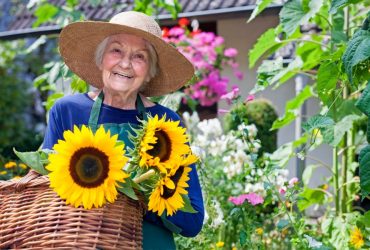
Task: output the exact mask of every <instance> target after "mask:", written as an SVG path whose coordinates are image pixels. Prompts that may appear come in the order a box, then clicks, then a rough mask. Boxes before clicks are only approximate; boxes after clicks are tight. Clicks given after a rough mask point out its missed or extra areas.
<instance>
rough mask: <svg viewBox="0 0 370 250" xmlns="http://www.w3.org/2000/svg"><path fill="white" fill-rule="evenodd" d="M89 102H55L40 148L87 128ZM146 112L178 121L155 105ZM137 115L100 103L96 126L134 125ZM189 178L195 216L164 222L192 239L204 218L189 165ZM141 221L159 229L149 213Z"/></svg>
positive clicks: (75, 98)
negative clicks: (67, 134) (78, 126)
mask: <svg viewBox="0 0 370 250" xmlns="http://www.w3.org/2000/svg"><path fill="white" fill-rule="evenodd" d="M93 103H94V101H93V100H92V99H91V98H90V97H89V96H88V95H87V94H75V95H70V96H65V97H63V98H61V99H59V100H58V101H57V102H56V103H55V104H54V106H53V107H52V108H51V110H50V112H49V123H48V126H47V130H46V134H45V138H44V143H43V148H46V149H52V148H53V146H54V144H56V143H57V142H58V140H59V139H63V132H64V131H65V130H72V129H73V126H74V125H82V124H85V125H87V124H88V121H89V116H90V111H91V108H92V105H93ZM146 111H147V112H148V113H150V114H151V115H152V116H154V115H158V116H159V117H162V116H163V115H164V114H166V117H167V119H171V120H173V121H178V120H180V117H179V116H178V114H176V113H175V112H174V111H172V110H170V109H168V108H166V107H164V106H162V105H159V104H156V105H154V106H153V107H148V108H146ZM137 116H138V112H137V111H136V110H122V109H118V108H114V107H111V106H108V105H105V104H102V108H101V111H100V116H99V121H98V124H102V123H131V124H137V123H138V121H137V119H136V117H137ZM189 177H190V180H189V183H188V184H189V188H188V192H189V198H190V201H191V204H192V206H193V208H194V209H195V210H196V211H198V213H185V212H182V211H178V212H177V213H176V214H174V215H173V216H169V217H168V220H170V221H171V222H172V223H174V224H175V225H176V226H178V227H180V228H181V229H182V231H181V235H183V236H187V237H193V236H195V235H197V234H198V233H199V231H200V230H201V228H202V224H203V218H204V205H203V198H202V193H201V188H200V184H199V180H198V175H197V172H196V168H195V165H192V171H191V172H190V174H189ZM144 219H145V220H147V221H150V222H152V223H155V224H157V225H161V226H162V222H161V221H160V219H159V217H158V216H157V215H156V214H154V213H152V212H148V213H147V214H146V215H145V217H144Z"/></svg>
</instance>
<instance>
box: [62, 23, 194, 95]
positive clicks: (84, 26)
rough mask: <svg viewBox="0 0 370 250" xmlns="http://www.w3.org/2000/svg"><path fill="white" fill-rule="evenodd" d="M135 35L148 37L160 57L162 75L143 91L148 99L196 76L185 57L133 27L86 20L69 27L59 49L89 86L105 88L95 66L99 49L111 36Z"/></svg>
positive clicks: (159, 67) (172, 89) (159, 69)
mask: <svg viewBox="0 0 370 250" xmlns="http://www.w3.org/2000/svg"><path fill="white" fill-rule="evenodd" d="M121 33H125V34H132V35H136V36H139V37H142V38H144V39H145V40H147V41H148V42H150V43H151V44H152V45H153V47H154V48H155V50H156V52H157V55H158V72H157V75H156V76H155V77H154V78H152V79H151V80H150V81H149V82H148V84H147V85H146V87H145V89H144V90H143V91H142V92H141V93H142V94H144V95H145V96H148V97H150V96H160V95H164V94H168V93H171V92H173V91H176V90H178V89H179V88H181V87H182V86H184V85H185V84H186V83H187V82H188V81H190V79H191V78H192V77H193V75H194V67H193V65H192V64H191V62H189V60H188V59H186V57H185V56H184V55H182V54H181V53H180V52H179V51H177V49H176V48H174V47H173V46H172V45H170V44H168V43H166V42H165V41H164V40H163V39H162V38H160V37H157V36H155V35H153V34H151V33H149V32H146V31H143V30H141V29H137V28H133V27H130V26H125V25H120V24H114V23H108V22H99V21H84V22H75V23H71V24H69V25H67V26H66V27H65V28H64V29H63V30H62V32H61V33H60V37H59V50H60V54H61V56H62V57H63V59H64V62H65V63H66V65H67V66H68V67H69V68H70V69H71V70H72V71H73V72H74V73H75V74H76V75H78V76H79V77H80V78H81V79H83V80H84V81H86V82H87V83H88V84H90V85H92V86H94V87H96V88H98V89H101V88H102V87H103V79H102V72H101V70H100V69H99V68H98V67H97V65H96V63H95V51H96V48H97V46H98V45H99V44H100V43H101V42H102V41H103V40H104V39H105V38H106V37H108V36H111V35H116V34H121Z"/></svg>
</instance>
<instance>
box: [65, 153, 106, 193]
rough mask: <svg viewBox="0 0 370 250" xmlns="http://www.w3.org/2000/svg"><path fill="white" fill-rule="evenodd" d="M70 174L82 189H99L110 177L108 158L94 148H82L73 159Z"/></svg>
mask: <svg viewBox="0 0 370 250" xmlns="http://www.w3.org/2000/svg"><path fill="white" fill-rule="evenodd" d="M69 172H70V174H71V176H72V179H73V180H74V182H75V183H77V184H78V185H80V186H81V187H85V188H94V187H98V186H100V185H101V184H103V183H104V180H105V179H106V178H107V177H108V172H109V160H108V156H107V155H106V154H105V153H104V152H102V151H100V150H99V149H97V148H94V147H85V148H80V149H79V150H77V151H76V152H75V153H74V154H73V156H72V157H71V161H70V166H69Z"/></svg>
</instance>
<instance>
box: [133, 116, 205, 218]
mask: <svg viewBox="0 0 370 250" xmlns="http://www.w3.org/2000/svg"><path fill="white" fill-rule="evenodd" d="M134 131H135V135H132V136H131V140H132V141H133V144H134V147H133V149H132V150H129V152H130V155H131V156H132V159H131V161H130V166H131V170H134V171H135V172H137V173H138V174H141V173H142V172H143V171H146V170H147V169H148V168H150V169H152V170H154V171H155V173H157V178H156V184H155V185H154V187H153V191H152V192H151V194H150V197H149V203H148V209H149V210H151V211H153V212H157V213H158V215H162V213H163V212H164V211H166V212H167V215H170V216H171V215H172V214H173V213H175V212H176V211H177V210H178V209H181V208H184V206H185V202H186V199H187V198H186V197H184V195H186V194H187V193H188V192H187V190H186V188H187V187H188V184H187V181H188V180H189V176H188V175H189V172H190V171H191V168H190V167H189V166H190V165H191V164H193V163H195V162H196V161H197V160H198V158H197V157H196V156H194V155H193V154H191V150H190V146H189V145H188V144H187V143H188V137H187V135H186V134H185V128H182V127H181V126H179V121H170V120H168V121H166V116H165V115H164V116H163V117H162V118H161V119H159V118H158V116H155V117H153V118H149V119H148V121H143V125H142V128H140V129H139V130H134ZM138 166H139V167H140V168H138Z"/></svg>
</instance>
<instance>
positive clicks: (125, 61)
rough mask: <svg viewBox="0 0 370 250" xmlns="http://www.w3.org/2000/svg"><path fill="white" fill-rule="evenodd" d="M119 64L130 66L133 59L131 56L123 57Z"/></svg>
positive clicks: (125, 66) (124, 66)
mask: <svg viewBox="0 0 370 250" xmlns="http://www.w3.org/2000/svg"><path fill="white" fill-rule="evenodd" d="M119 64H120V65H121V67H123V68H130V67H131V59H130V57H128V56H124V57H122V59H121V60H120V62H119Z"/></svg>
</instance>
